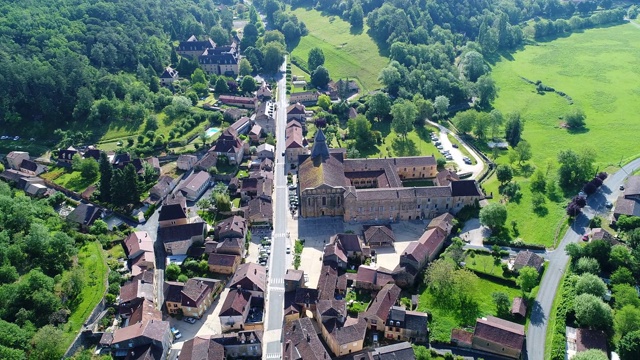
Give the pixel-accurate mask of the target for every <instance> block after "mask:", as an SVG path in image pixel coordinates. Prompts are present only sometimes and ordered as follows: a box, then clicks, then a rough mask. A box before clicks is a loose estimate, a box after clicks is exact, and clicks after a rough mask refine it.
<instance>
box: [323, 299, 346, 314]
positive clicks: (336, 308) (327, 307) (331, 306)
mask: <svg viewBox="0 0 640 360" xmlns="http://www.w3.org/2000/svg"><path fill="white" fill-rule="evenodd" d="M316 311H317V312H318V314H320V315H321V316H334V317H340V316H342V317H345V316H347V303H346V302H345V301H344V300H335V299H333V300H319V301H318V303H317V304H316Z"/></svg>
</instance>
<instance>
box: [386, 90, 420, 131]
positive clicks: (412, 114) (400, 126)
mask: <svg viewBox="0 0 640 360" xmlns="http://www.w3.org/2000/svg"><path fill="white" fill-rule="evenodd" d="M391 116H392V117H393V121H392V122H391V126H392V127H393V130H394V131H395V132H396V133H398V134H400V135H402V137H403V138H404V139H405V140H406V139H407V134H408V133H409V132H410V131H411V130H413V123H414V121H415V120H416V118H417V117H418V109H417V108H416V106H415V105H414V104H413V103H412V102H411V101H408V100H401V101H397V102H396V103H395V104H393V106H392V107H391Z"/></svg>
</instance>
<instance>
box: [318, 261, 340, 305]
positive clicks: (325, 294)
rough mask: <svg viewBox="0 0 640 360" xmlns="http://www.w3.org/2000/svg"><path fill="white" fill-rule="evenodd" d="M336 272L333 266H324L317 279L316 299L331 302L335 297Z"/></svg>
mask: <svg viewBox="0 0 640 360" xmlns="http://www.w3.org/2000/svg"><path fill="white" fill-rule="evenodd" d="M337 282H338V270H337V269H336V268H335V267H334V266H330V265H324V266H323V267H322V270H321V272H320V277H319V278H318V299H319V300H331V299H333V298H334V296H335V292H336V283H337Z"/></svg>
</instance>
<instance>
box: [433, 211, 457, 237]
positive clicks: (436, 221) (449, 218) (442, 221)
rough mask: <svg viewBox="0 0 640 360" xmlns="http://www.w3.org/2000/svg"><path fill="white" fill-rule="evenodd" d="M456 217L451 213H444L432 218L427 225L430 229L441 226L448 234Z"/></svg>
mask: <svg viewBox="0 0 640 360" xmlns="http://www.w3.org/2000/svg"><path fill="white" fill-rule="evenodd" d="M454 219H455V218H454V217H453V215H451V214H450V213H444V214H442V215H439V216H437V217H435V218H433V219H431V221H430V222H429V225H428V226H427V228H428V229H433V228H439V229H442V230H443V231H445V232H446V233H447V235H448V234H449V231H450V228H451V226H452V225H453V220H454Z"/></svg>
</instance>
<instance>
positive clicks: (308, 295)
mask: <svg viewBox="0 0 640 360" xmlns="http://www.w3.org/2000/svg"><path fill="white" fill-rule="evenodd" d="M316 301H318V290H317V289H311V288H297V289H296V294H295V298H294V302H295V303H296V304H306V303H307V302H309V305H311V304H315V303H316Z"/></svg>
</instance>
